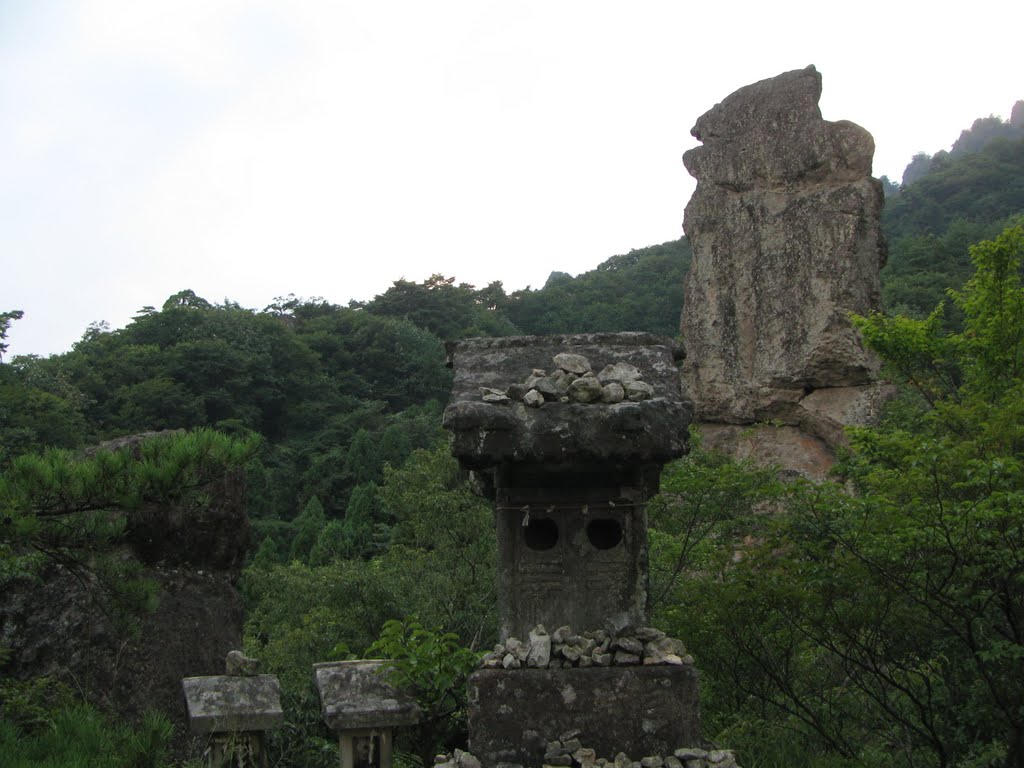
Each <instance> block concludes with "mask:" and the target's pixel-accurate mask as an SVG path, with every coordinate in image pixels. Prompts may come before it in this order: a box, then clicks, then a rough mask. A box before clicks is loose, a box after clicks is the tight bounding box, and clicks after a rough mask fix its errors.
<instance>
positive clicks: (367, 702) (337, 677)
mask: <svg viewBox="0 0 1024 768" xmlns="http://www.w3.org/2000/svg"><path fill="white" fill-rule="evenodd" d="M383 664H384V662H382V661H377V660H371V659H359V660H356V661H337V662H326V663H323V664H314V665H313V676H314V680H315V683H316V688H317V691H318V692H319V694H320V705H321V710H322V714H323V718H324V722H325V723H326V724H327V727H329V728H330V729H331V730H333V731H335V732H337V733H341V732H343V731H354V730H362V729H368V728H396V727H399V726H405V725H415V724H416V723H418V722H419V720H420V708H419V706H418V705H417V704H416V702H415V701H414V700H413V699H412V698H411V697H410V696H408V695H407V694H405V693H403V692H401V691H399V690H398V689H397V688H395V687H394V686H393V685H391V684H390V683H389V682H388V681H387V680H386V679H385V678H384V676H383V675H382V674H380V672H381V666H382V665H383Z"/></svg>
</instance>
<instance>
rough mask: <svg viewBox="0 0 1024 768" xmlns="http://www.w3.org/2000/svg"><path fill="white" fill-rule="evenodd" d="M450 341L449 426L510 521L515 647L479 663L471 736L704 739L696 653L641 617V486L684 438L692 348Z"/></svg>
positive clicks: (501, 521)
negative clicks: (685, 377)
mask: <svg viewBox="0 0 1024 768" xmlns="http://www.w3.org/2000/svg"><path fill="white" fill-rule="evenodd" d="M448 354H449V364H450V365H451V366H452V367H453V368H454V372H455V378H454V383H453V387H452V397H451V400H450V402H449V405H448V407H447V408H446V410H445V415H444V426H445V428H446V429H448V430H450V431H451V432H452V453H453V454H454V455H455V457H456V458H457V459H458V460H459V462H460V463H461V464H462V466H463V467H465V468H467V469H470V470H472V471H473V472H474V474H475V477H476V479H477V480H478V483H479V487H480V489H481V491H482V492H483V493H484V495H486V496H487V497H489V498H490V499H492V500H493V501H494V502H495V519H496V524H497V538H498V557H499V606H498V608H499V621H500V632H501V640H502V643H503V645H502V646H500V650H501V651H502V653H503V657H502V659H501V660H498V659H497V658H496V657H495V658H490V659H488V660H487V661H485V668H484V669H481V670H478V671H477V672H476V673H475V674H474V675H473V676H472V677H471V679H470V683H469V689H470V690H469V698H470V710H469V730H470V735H469V738H470V744H469V747H470V751H471V752H472V753H473V754H474V755H476V756H477V757H478V758H479V759H480V760H481V761H482V763H483V765H484V766H494V765H497V764H498V763H519V764H526V765H540V764H542V763H546V762H551V759H550V758H551V756H550V755H547V754H546V752H547V751H548V746H549V744H551V743H553V742H554V741H555V740H557V739H559V738H561V737H562V736H563V735H565V734H566V733H569V732H571V733H574V734H575V735H576V736H578V740H579V741H580V742H581V743H584V744H586V745H587V746H588V747H590V748H593V749H596V750H597V751H599V752H602V753H608V754H615V753H616V752H619V751H621V750H627V751H630V752H631V753H632V754H671V753H672V751H673V750H674V749H675V748H677V747H680V746H683V745H689V744H696V743H697V742H698V741H699V724H698V705H697V673H696V670H695V669H694V668H693V665H692V660H691V659H689V657H685V658H684V654H685V651H683V649H682V647H681V644H679V645H678V646H675V645H672V643H678V641H672V640H671V639H670V638H665V636H664V633H660V632H658V631H657V630H652V629H650V628H647V627H646V624H647V518H646V511H645V506H644V504H645V502H646V500H647V499H648V498H650V496H652V495H653V494H655V493H657V490H658V478H659V475H660V472H661V468H662V466H663V465H664V464H665V463H666V462H668V461H670V460H672V459H674V458H677V457H679V456H682V455H683V454H684V453H685V452H686V450H687V436H688V425H689V422H690V415H691V406H690V404H689V403H688V402H687V401H685V400H684V399H683V398H682V396H681V394H680V389H679V373H678V369H677V361H679V360H681V359H682V357H683V350H682V348H681V347H680V346H679V345H678V344H677V343H676V342H674V341H673V340H671V339H668V338H665V337H660V336H654V335H651V334H644V333H615V334H612V333H608V334H579V335H565V336H546V337H512V338H497V339H469V340H465V341H458V342H452V343H450V344H449V345H448ZM545 627H550V628H551V629H552V630H555V628H558V629H557V631H554V632H553V635H554V638H555V639H557V640H559V642H557V643H555V644H554V647H555V648H556V649H557V655H556V652H553V651H552V650H551V649H552V647H553V646H552V639H553V638H552V637H548V636H547V630H546V629H545ZM571 628H575V629H571ZM517 638H530V641H529V642H528V643H523V642H521V641H520V640H517ZM510 649H512V650H510ZM538 649H541V650H538ZM676 650H679V651H682V653H676V652H674V651H676ZM633 651H635V652H633ZM624 701H628V702H629V704H628V706H625V707H624V706H623V702H624ZM574 739H575V736H574V737H573V738H572V739H570V741H573V740H574Z"/></svg>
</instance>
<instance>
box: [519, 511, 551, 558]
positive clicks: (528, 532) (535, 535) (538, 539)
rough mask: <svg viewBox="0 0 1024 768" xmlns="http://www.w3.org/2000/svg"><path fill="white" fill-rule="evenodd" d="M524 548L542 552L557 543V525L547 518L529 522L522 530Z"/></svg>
mask: <svg viewBox="0 0 1024 768" xmlns="http://www.w3.org/2000/svg"><path fill="white" fill-rule="evenodd" d="M523 537H524V538H525V540H526V546H528V547H529V548H530V549H536V550H538V551H539V552H543V551H544V550H546V549H551V548H552V547H554V546H555V544H557V543H558V524H557V523H556V522H555V521H554V520H552V519H551V518H549V517H540V518H537V519H534V520H531V521H530V522H529V523H527V524H526V528H525V529H523Z"/></svg>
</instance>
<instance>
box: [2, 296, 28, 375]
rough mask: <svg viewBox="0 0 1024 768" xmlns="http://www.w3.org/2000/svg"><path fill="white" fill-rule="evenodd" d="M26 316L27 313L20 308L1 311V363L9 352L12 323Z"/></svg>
mask: <svg viewBox="0 0 1024 768" xmlns="http://www.w3.org/2000/svg"><path fill="white" fill-rule="evenodd" d="M24 316H25V313H24V312H22V311H21V310H20V309H15V310H12V311H10V312H0V363H2V362H3V360H4V354H5V353H6V352H7V332H8V330H9V329H10V327H11V323H12V322H14V321H15V320H21V318H23V317H24Z"/></svg>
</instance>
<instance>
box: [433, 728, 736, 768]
mask: <svg viewBox="0 0 1024 768" xmlns="http://www.w3.org/2000/svg"><path fill="white" fill-rule="evenodd" d="M579 736H580V732H579V731H569V732H568V733H563V734H562V735H561V736H560V737H559V738H558V739H556V740H555V741H549V742H548V744H547V749H546V750H545V752H544V764H543V765H544V768H548V766H551V768H576V767H577V766H578V768H606V767H607V768H739V764H738V763H737V762H736V754H735V753H734V752H733V751H732V750H731V749H713V750H704V749H697V748H696V747H681V748H680V749H677V750H675V751H674V752H673V753H672V754H671V755H668V756H667V757H665V756H662V755H649V756H647V757H643V758H641V759H640V760H633V759H632V758H630V757H629V756H628V755H627V754H625V753H624V752H619V753H618V754H617V755H616V756H615V757H614V758H611V759H609V758H605V757H598V756H597V755H596V753H595V752H594V750H593V749H591V748H590V747H585V746H583V744H582V742H581V741H580V738H579ZM434 766H435V768H480V761H479V760H478V759H477V758H476V757H474V756H473V755H471V754H470V753H469V752H464V751H462V750H461V749H456V750H455V752H454V754H452V755H438V756H437V757H435V758H434ZM498 768H524V767H523V766H522V765H520V764H519V763H499V764H498Z"/></svg>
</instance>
